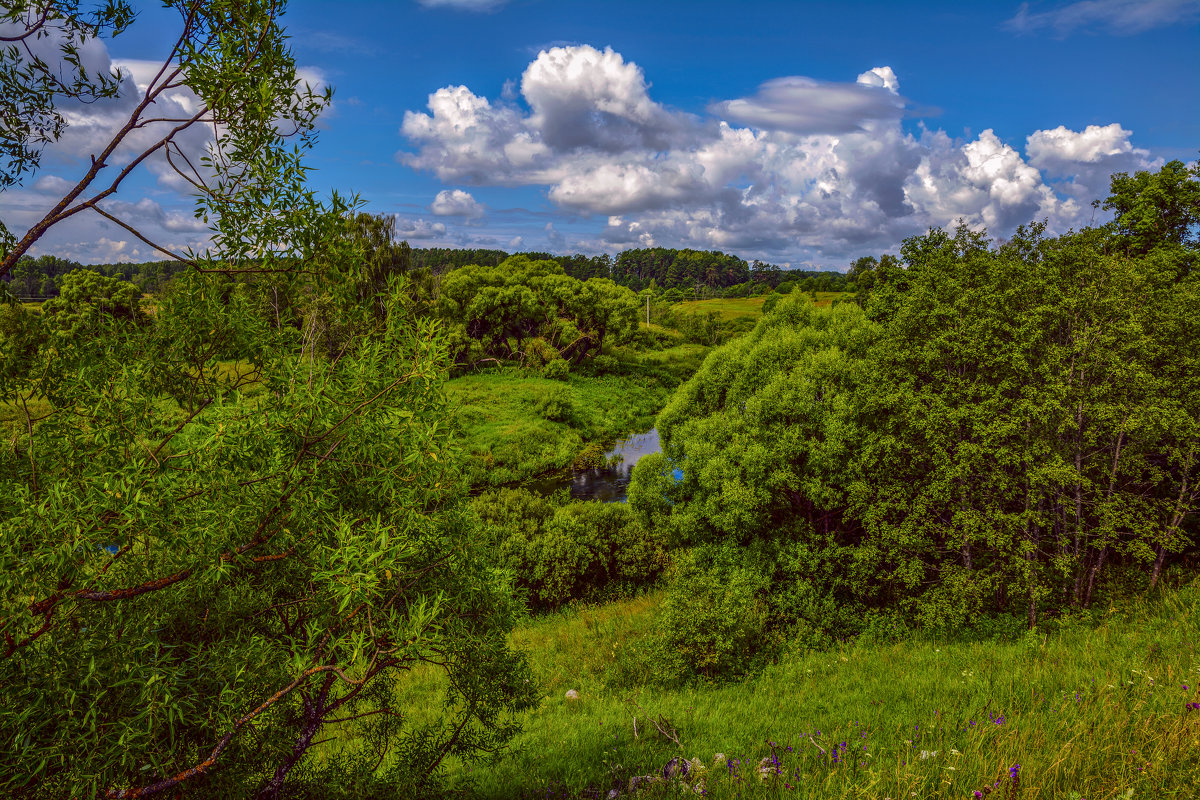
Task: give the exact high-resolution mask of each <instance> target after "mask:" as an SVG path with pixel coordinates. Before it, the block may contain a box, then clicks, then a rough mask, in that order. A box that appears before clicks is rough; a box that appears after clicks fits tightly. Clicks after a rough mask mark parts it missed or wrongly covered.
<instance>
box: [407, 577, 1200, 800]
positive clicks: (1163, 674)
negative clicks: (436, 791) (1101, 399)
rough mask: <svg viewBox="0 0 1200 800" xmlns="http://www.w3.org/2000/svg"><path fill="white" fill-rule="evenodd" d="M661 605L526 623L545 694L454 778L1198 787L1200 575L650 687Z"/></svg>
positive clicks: (710, 793) (527, 791) (498, 794)
mask: <svg viewBox="0 0 1200 800" xmlns="http://www.w3.org/2000/svg"><path fill="white" fill-rule="evenodd" d="M660 601H661V595H660V594H655V593H652V594H647V595H644V596H641V597H636V598H632V599H627V600H622V601H619V602H615V603H609V604H605V605H599V606H576V607H572V608H570V609H568V610H566V611H563V612H561V613H559V614H555V615H551V616H546V617H542V618H536V619H534V618H531V619H528V620H527V621H526V622H525V623H524V624H523V625H521V626H519V627H518V628H517V629H516V630H514V632H513V634H512V642H513V644H514V645H516V646H517V647H520V648H521V649H523V650H524V651H526V652H527V653H528V654H529V656H530V658H531V659H532V663H533V666H534V671H535V673H536V675H537V679H538V681H539V682H540V688H541V689H542V691H543V693H544V699H543V701H542V702H541V704H540V705H539V706H538V708H536V709H535V710H534V711H532V712H530V713H528V714H527V715H525V716H524V718H523V719H521V720H520V721H521V723H522V728H523V732H522V733H521V734H519V735H518V737H517V738H516V739H515V740H514V741H513V744H512V747H511V749H509V750H508V751H506V752H504V753H502V754H501V755H500V756H499V757H498V758H497V759H495V760H494V761H493V762H490V763H489V762H475V763H463V762H454V763H451V764H450V765H449V767H448V769H449V773H450V775H449V777H450V778H451V784H452V785H453V786H455V787H457V788H458V789H461V790H464V791H468V792H469V793H470V794H474V795H475V796H479V797H484V798H496V799H497V800H499V798H510V797H528V798H534V797H555V798H574V797H579V798H586V797H603V796H605V795H606V794H607V793H608V792H609V791H611V790H612V789H618V790H621V791H623V792H624V791H626V790H627V788H628V785H629V781H630V779H631V778H633V777H636V776H642V775H649V774H658V775H661V774H662V770H663V767H664V766H665V765H667V764H668V763H669V762H670V760H671V759H673V758H675V757H680V758H682V759H684V760H692V766H691V767H690V770H689V771H690V775H689V776H688V777H687V778H686V779H684V780H683V781H682V782H681V781H680V779H679V778H676V779H675V781H673V782H672V784H671V785H668V784H667V783H666V782H657V783H650V784H648V785H644V786H643V790H642V796H649V797H655V796H679V792H678V789H679V787H680V786H681V785H686V786H688V787H690V789H691V791H694V792H695V793H696V794H699V795H702V796H705V797H712V798H783V797H789V798H790V797H796V798H813V800H816V798H828V797H856V798H857V797H861V798H885V797H886V798H896V799H897V800H899V798H908V797H920V798H973V797H983V796H986V795H990V794H995V795H996V796H997V797H1005V798H1015V797H1018V796H1019V797H1023V798H1064V800H1084V799H1085V798H1086V799H1087V800H1102V799H1103V798H1126V797H1191V796H1193V794H1192V793H1193V792H1194V790H1195V787H1196V786H1197V785H1200V653H1198V652H1197V640H1198V634H1200V584H1198V583H1196V582H1192V583H1191V584H1188V585H1183V586H1175V587H1173V588H1171V589H1169V590H1167V591H1164V592H1162V593H1160V594H1158V595H1157V596H1155V597H1154V598H1152V599H1149V600H1146V599H1132V598H1125V600H1124V601H1122V602H1114V603H1113V604H1112V605H1110V606H1109V607H1107V608H1103V609H1097V610H1096V611H1095V612H1094V613H1093V614H1092V615H1085V616H1081V617H1078V618H1075V619H1073V620H1070V621H1059V622H1058V624H1056V625H1055V626H1054V627H1053V628H1048V629H1038V630H1032V631H1028V632H1024V633H1014V634H1009V635H996V636H991V637H976V638H975V639H959V640H950V641H938V640H933V639H922V638H915V637H912V636H899V637H897V638H896V639H895V640H894V641H881V640H868V639H860V640H859V641H850V642H844V643H842V644H841V645H840V646H838V647H836V648H834V649H832V650H828V651H822V652H803V651H800V652H792V653H788V654H787V655H785V656H783V657H781V658H780V659H779V660H778V662H777V663H775V664H773V665H772V666H770V667H768V668H767V669H766V670H765V671H764V672H763V673H762V674H761V675H759V676H757V677H754V678H749V679H745V680H743V681H741V682H737V683H731V684H725V685H720V686H714V685H705V684H703V683H701V684H695V685H689V686H674V687H672V686H663V685H658V684H657V683H656V682H655V681H654V680H653V675H652V674H651V673H650V672H649V671H648V667H647V665H648V658H647V653H648V652H649V650H650V649H652V648H653V647H654V646H655V630H656V629H655V621H656V611H657V608H658V606H659V603H660ZM1017 627H1019V624H1018V626H1017ZM438 688H439V680H438V678H437V676H436V674H435V673H434V672H433V671H432V670H426V671H421V672H414V673H412V674H410V676H409V679H408V680H407V681H405V682H404V685H403V686H402V687H401V688H400V693H401V694H402V696H403V702H404V705H405V706H407V707H408V708H410V709H412V718H411V722H412V723H414V724H416V723H419V722H420V721H421V716H422V714H423V713H428V711H427V710H428V709H429V708H430V701H431V700H432V699H433V698H434V697H436V690H437V689H438ZM570 689H574V690H576V691H577V692H578V694H579V698H578V699H577V700H571V699H567V698H566V692H567V691H568V690H570ZM675 740H678V743H677V742H676V741H675ZM697 767H698V768H699V769H697ZM685 794H686V792H685Z"/></svg>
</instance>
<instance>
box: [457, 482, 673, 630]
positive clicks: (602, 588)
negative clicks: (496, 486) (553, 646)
mask: <svg viewBox="0 0 1200 800" xmlns="http://www.w3.org/2000/svg"><path fill="white" fill-rule="evenodd" d="M472 506H473V508H474V509H475V511H476V513H478V514H479V516H480V518H481V519H482V521H483V525H484V529H485V530H487V531H488V536H489V545H490V547H491V548H493V551H494V552H495V553H496V554H497V557H498V562H499V564H500V566H502V567H503V568H505V569H506V570H509V571H510V572H511V573H512V574H513V575H514V576H515V579H516V583H517V585H518V586H520V587H522V588H524V589H525V590H527V591H528V593H529V600H530V604H531V605H532V606H533V607H534V608H537V609H548V608H554V607H557V606H560V605H562V604H564V603H567V602H570V601H576V600H589V599H595V598H597V597H599V596H601V595H608V596H611V595H613V594H615V593H621V592H628V591H630V590H632V589H635V588H637V587H639V586H644V585H647V584H649V583H650V582H652V581H653V580H654V579H655V578H656V577H657V575H658V574H659V572H660V571H661V570H662V568H663V566H664V565H665V563H666V553H665V550H664V548H663V542H662V541H661V539H660V538H659V537H657V536H655V535H654V533H653V532H652V531H648V530H646V529H644V528H643V527H642V526H641V525H639V524H638V522H637V520H635V519H634V517H633V515H632V513H631V512H630V510H629V508H628V506H626V505H624V504H621V503H595V502H580V501H575V502H563V501H561V500H555V499H552V498H548V497H543V496H541V495H538V494H535V493H533V492H530V491H528V490H525V489H500V490H498V491H493V492H485V493H483V494H481V495H479V496H478V497H476V498H474V499H473V500H472Z"/></svg>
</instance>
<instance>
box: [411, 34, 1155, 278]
mask: <svg viewBox="0 0 1200 800" xmlns="http://www.w3.org/2000/svg"><path fill="white" fill-rule="evenodd" d="M648 87H649V84H648V82H647V81H646V79H645V77H644V75H643V74H642V71H641V69H640V68H639V67H637V65H635V64H633V63H631V62H626V61H625V60H624V59H623V58H622V57H621V56H620V55H619V54H617V53H615V52H613V51H611V50H605V51H600V50H596V49H595V48H591V47H587V46H570V47H556V48H552V49H550V50H545V51H542V52H541V53H539V54H538V56H537V58H536V59H535V60H534V61H533V62H532V63H531V64H530V66H529V68H527V69H526V70H525V73H524V75H523V77H522V81H521V97H522V98H523V99H524V100H525V101H526V103H527V109H525V108H522V107H521V106H520V105H518V103H517V102H516V99H515V98H514V99H513V100H510V101H504V100H500V101H498V103H497V104H493V103H492V102H490V101H489V100H488V99H487V98H484V97H480V96H478V95H476V94H474V93H473V92H472V91H471V90H470V89H468V88H467V87H465V86H454V87H446V88H444V89H440V90H438V91H437V92H435V93H434V94H433V95H431V96H430V100H429V111H430V113H428V114H425V113H415V112H409V113H408V114H406V116H405V122H404V127H403V133H404V134H405V135H406V136H407V137H408V138H409V140H410V141H411V142H412V143H413V144H415V145H416V147H417V149H416V151H415V152H410V153H402V154H400V158H401V160H402V161H404V162H405V163H407V164H409V165H411V166H414V167H418V168H422V169H427V170H430V171H433V172H434V173H436V174H437V175H438V176H439V177H441V178H442V179H443V180H453V181H457V182H466V183H472V184H479V185H522V184H523V185H536V186H544V187H546V192H547V197H548V199H549V200H550V201H551V202H552V203H554V204H555V205H557V206H559V207H560V208H562V209H565V210H568V211H571V212H575V213H582V214H585V215H603V216H604V217H605V218H607V224H605V225H604V226H603V228H602V230H601V231H599V240H598V242H597V243H596V244H597V246H605V247H609V248H617V247H634V246H641V247H648V246H653V245H664V246H689V247H702V248H717V249H733V250H736V251H738V252H740V253H743V254H746V255H749V256H751V257H766V258H775V259H776V260H785V259H787V260H799V261H804V262H815V263H824V264H831V263H832V264H835V265H836V264H841V263H844V260H845V259H848V258H849V257H852V256H854V255H858V254H861V253H862V252H864V251H867V252H870V251H877V252H878V251H881V250H886V249H891V248H894V247H895V246H896V245H897V244H899V242H900V241H901V240H902V239H903V238H904V237H906V236H911V235H914V234H919V233H921V232H923V231H924V230H926V229H927V228H929V227H930V226H951V225H953V224H955V223H956V221H957V220H959V219H964V220H966V221H967V222H968V223H969V224H971V225H973V226H976V227H979V228H982V227H986V228H988V229H989V230H991V232H992V233H994V234H996V235H999V236H1006V235H1008V234H1010V233H1011V232H1012V229H1013V228H1014V227H1015V226H1017V225H1019V224H1022V223H1025V222H1028V221H1030V220H1033V219H1047V220H1048V221H1049V223H1050V226H1051V229H1052V230H1065V229H1067V228H1069V227H1073V226H1077V225H1079V224H1080V223H1081V222H1083V221H1085V220H1084V219H1083V213H1084V212H1083V209H1085V208H1086V207H1087V206H1088V205H1089V203H1090V201H1091V200H1092V199H1093V198H1095V197H1102V196H1103V193H1104V191H1105V189H1106V187H1107V182H1106V181H1107V175H1108V174H1109V172H1111V171H1112V170H1113V169H1132V168H1145V166H1147V165H1148V162H1147V161H1146V156H1147V153H1146V151H1144V150H1138V149H1136V148H1134V147H1133V146H1132V144H1131V143H1130V136H1131V135H1130V133H1129V132H1128V131H1127V130H1125V129H1124V128H1122V127H1121V126H1120V125H1116V124H1113V125H1108V126H1103V127H1101V126H1091V127H1089V128H1087V129H1085V130H1084V131H1081V132H1074V131H1069V130H1067V129H1066V128H1057V129H1054V130H1048V131H1036V132H1034V133H1033V134H1031V135H1030V136H1029V139H1028V141H1027V144H1026V152H1025V155H1022V153H1020V152H1019V151H1018V150H1017V149H1016V148H1015V147H1013V146H1012V144H1010V143H1007V142H1004V141H1002V140H1001V139H1000V138H999V137H998V136H997V135H996V134H995V133H994V131H992V130H985V131H984V132H983V133H981V134H980V135H979V136H977V137H975V138H974V139H968V140H960V139H954V138H951V137H950V136H949V135H947V134H946V133H945V132H943V131H929V130H923V132H921V133H920V134H919V135H914V134H911V133H908V132H906V131H905V130H904V129H903V127H902V125H901V115H902V113H903V109H904V104H905V101H904V100H903V98H901V97H900V95H899V89H900V81H899V79H898V78H897V76H896V75H895V73H894V72H893V71H892V69H891V68H890V67H886V66H880V67H875V68H873V69H871V70H868V71H866V72H864V73H862V74H861V75H859V76H858V78H857V80H856V81H855V82H854V83H833V82H818V81H813V80H812V79H796V78H788V79H781V80H780V81H771V82H768V83H766V84H764V85H763V88H762V89H760V91H759V92H758V94H756V95H755V96H754V97H753V98H750V99H748V100H742V101H729V102H726V103H718V104H715V105H714V106H713V107H712V109H713V110H716V111H720V112H723V113H725V114H726V115H727V116H729V117H731V118H734V123H733V124H731V123H730V122H727V121H723V120H717V119H713V118H708V119H700V118H696V117H690V116H686V115H682V114H679V113H678V112H674V111H672V110H671V109H668V108H665V107H664V106H662V105H661V104H659V103H657V102H655V101H654V100H653V98H651V97H650V95H649V89H648ZM739 118H740V124H737V123H738V120H739ZM747 123H751V124H747ZM672 130H675V131H678V135H675V134H671V133H670V131H672ZM458 191H460V190H454V191H453V192H449V194H448V195H447V197H446V198H445V200H444V203H443V204H444V205H447V206H448V205H449V204H450V199H451V198H453V197H455V194H454V192H458ZM443 194H446V193H443ZM461 194H463V195H466V194H467V193H466V192H462V193H461ZM552 231H553V234H557V235H559V236H561V235H562V234H561V233H560V232H559V231H557V230H553V229H552V228H547V229H546V234H547V241H551V242H552V244H554V242H553V241H552ZM581 241H586V240H585V239H576V242H577V244H578V243H579V242H581ZM554 246H559V245H557V244H554ZM797 255H799V256H800V257H799V258H798V259H797V258H796V256H797ZM780 256H784V257H785V259H781V258H780Z"/></svg>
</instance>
